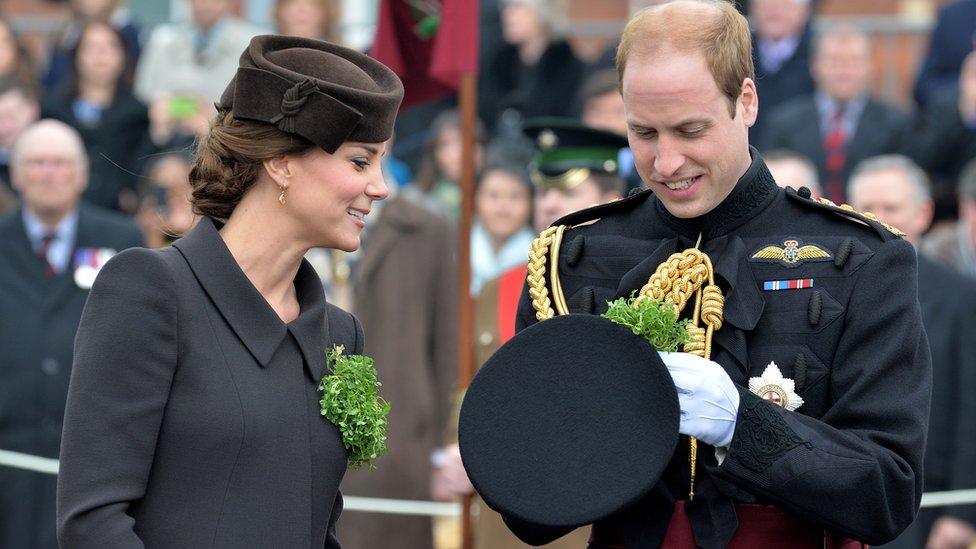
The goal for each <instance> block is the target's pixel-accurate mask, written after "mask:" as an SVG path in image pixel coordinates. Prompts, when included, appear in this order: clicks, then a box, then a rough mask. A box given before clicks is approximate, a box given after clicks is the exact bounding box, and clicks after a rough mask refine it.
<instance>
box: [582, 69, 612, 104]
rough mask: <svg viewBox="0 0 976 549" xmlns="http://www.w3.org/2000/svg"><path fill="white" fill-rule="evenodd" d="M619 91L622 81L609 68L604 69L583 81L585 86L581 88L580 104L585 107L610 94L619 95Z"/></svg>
mask: <svg viewBox="0 0 976 549" xmlns="http://www.w3.org/2000/svg"><path fill="white" fill-rule="evenodd" d="M619 90H620V80H619V78H617V72H616V71H614V70H613V69H609V68H608V69H602V70H599V71H596V72H594V73H593V74H591V75H590V76H588V77H586V80H583V85H582V86H580V103H581V104H582V105H584V106H585V105H586V103H587V102H588V101H589V100H591V99H594V98H597V97H600V96H603V95H606V94H608V93H617V92H618V91H619Z"/></svg>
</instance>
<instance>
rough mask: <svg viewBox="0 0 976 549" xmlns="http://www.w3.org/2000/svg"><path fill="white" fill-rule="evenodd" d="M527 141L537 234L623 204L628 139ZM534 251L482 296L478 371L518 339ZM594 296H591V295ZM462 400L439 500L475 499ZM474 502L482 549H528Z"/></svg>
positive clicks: (537, 130)
mask: <svg viewBox="0 0 976 549" xmlns="http://www.w3.org/2000/svg"><path fill="white" fill-rule="evenodd" d="M525 134H526V137H527V138H528V139H530V140H531V142H532V143H535V144H536V147H537V151H536V157H535V159H534V160H533V162H532V165H531V167H530V178H531V180H532V182H533V183H534V184H535V188H536V192H535V199H534V202H535V211H536V215H537V218H536V230H538V231H541V230H543V229H545V228H546V227H548V226H549V224H551V222H552V221H555V219H557V218H559V217H562V216H564V215H566V214H569V213H572V212H574V211H576V210H579V209H583V208H586V207H589V206H593V205H596V204H597V203H602V202H607V201H610V200H614V199H617V198H620V193H621V191H622V189H623V186H624V183H623V181H622V180H621V179H620V177H619V174H618V171H617V167H616V158H617V157H618V153H619V150H620V149H621V148H623V147H626V146H627V138H626V137H623V136H620V135H617V134H614V133H611V132H606V131H603V130H599V129H595V128H590V127H587V126H585V125H582V124H580V123H579V122H578V121H576V120H573V119H553V118H546V119H535V120H530V121H527V123H526V127H525ZM489 173H490V172H489ZM482 185H484V182H482ZM544 195H546V210H545V213H546V215H548V216H554V217H552V219H551V220H550V221H547V222H545V225H542V223H541V222H539V221H538V212H539V201H540V200H541V199H542V197H543V196H544ZM587 200H588V202H585V201H587ZM530 246H531V240H530V241H529V243H528V244H526V245H525V246H524V247H523V249H522V254H521V255H522V257H521V260H520V262H519V264H518V265H516V266H515V267H513V268H510V269H508V270H506V271H504V272H503V273H501V274H500V275H499V276H497V277H496V278H494V279H492V280H489V281H487V282H486V283H485V284H484V285H483V286H482V288H481V290H480V292H479V293H478V294H477V296H476V297H475V303H474V350H473V351H474V357H473V358H474V363H475V365H476V366H477V367H480V366H481V365H482V364H484V363H485V361H486V360H488V357H490V356H491V355H492V354H493V353H494V352H495V351H496V350H498V348H499V347H500V346H501V345H502V344H504V343H505V342H506V341H508V340H509V339H511V338H512V336H514V335H515V313H516V310H517V309H518V300H519V297H520V296H521V293H522V288H523V286H524V285H525V277H526V271H527V262H526V256H527V255H528V252H529V248H530ZM473 249H474V246H472V251H473ZM589 295H590V297H592V294H589ZM574 297H575V296H574ZM572 304H573V306H577V305H578V304H579V303H578V302H577V301H572ZM592 305H593V303H591V304H590V306H592ZM462 396H463V395H461V396H459V397H458V398H457V401H458V402H457V403H456V405H455V406H456V408H455V410H454V413H453V414H452V425H451V428H450V430H449V431H448V432H447V440H446V442H447V444H446V445H445V446H444V448H443V449H442V450H441V451H440V452H438V453H437V455H436V459H435V464H436V468H435V470H434V476H433V482H432V485H431V491H432V494H433V496H434V499H437V500H441V501H448V500H452V499H457V498H460V497H463V496H467V495H471V494H474V487H473V486H471V482H470V480H468V476H467V473H466V472H465V470H464V465H463V463H462V462H461V454H460V451H459V450H458V444H457V419H458V413H459V407H460V400H461V397H462ZM475 503H476V505H477V506H478V514H477V517H476V518H475V519H473V520H474V523H473V527H474V538H475V549H512V548H525V547H528V546H527V545H525V544H524V543H522V542H521V541H520V540H519V539H518V538H516V537H515V536H514V535H513V534H512V533H511V532H510V531H509V530H508V528H507V527H506V526H505V524H504V523H503V522H502V518H501V515H499V514H498V513H496V512H495V511H493V510H491V509H489V508H488V507H487V506H486V505H484V503H483V502H481V501H480V499H476V500H475ZM454 537H457V536H454ZM588 539H589V531H588V528H580V529H578V530H576V531H575V532H573V533H572V534H569V535H567V536H566V537H563V538H560V539H558V540H556V541H554V542H552V543H550V544H547V545H546V546H545V547H549V548H551V549H579V548H582V547H586V544H587V540H588ZM445 549H446V544H445Z"/></svg>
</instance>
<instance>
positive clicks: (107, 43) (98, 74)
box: [78, 25, 125, 85]
mask: <svg viewBox="0 0 976 549" xmlns="http://www.w3.org/2000/svg"><path fill="white" fill-rule="evenodd" d="M124 47H125V46H123V45H122V44H121V43H120V42H119V38H118V35H117V34H116V33H115V31H114V30H112V29H111V28H110V27H108V26H107V25H94V26H91V27H88V28H87V29H86V30H85V33H84V34H83V35H82V36H81V40H80V41H79V42H78V76H79V77H80V79H81V80H82V81H83V82H91V83H97V84H103V85H106V84H114V83H115V82H117V81H118V79H119V75H121V74H122V69H123V67H124V66H125V49H124Z"/></svg>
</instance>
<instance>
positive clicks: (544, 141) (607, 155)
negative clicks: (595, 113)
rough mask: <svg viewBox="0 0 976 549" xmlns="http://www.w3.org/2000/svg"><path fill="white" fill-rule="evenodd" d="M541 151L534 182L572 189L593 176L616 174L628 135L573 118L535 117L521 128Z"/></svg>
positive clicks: (537, 160)
mask: <svg viewBox="0 0 976 549" xmlns="http://www.w3.org/2000/svg"><path fill="white" fill-rule="evenodd" d="M522 132H523V133H524V134H525V136H526V137H528V138H529V139H531V140H532V142H533V143H535V146H536V148H537V149H538V152H537V153H536V156H535V159H534V160H533V162H532V166H531V170H532V182H533V183H535V184H536V185H537V186H539V187H554V188H558V189H571V188H573V187H576V186H577V185H579V184H580V183H582V182H583V181H585V180H586V178H588V177H589V176H590V174H592V173H604V174H610V175H617V174H618V172H619V170H620V166H619V162H618V160H617V157H618V154H619V153H620V149H623V148H625V147H627V138H626V137H625V136H622V135H619V134H616V133H613V132H609V131H604V130H598V129H596V128H591V127H589V126H586V125H585V124H582V123H580V122H579V121H578V120H575V119H572V118H534V119H530V120H527V121H526V122H525V124H524V125H523V127H522Z"/></svg>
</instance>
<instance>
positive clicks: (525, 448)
mask: <svg viewBox="0 0 976 549" xmlns="http://www.w3.org/2000/svg"><path fill="white" fill-rule="evenodd" d="M679 413H680V410H679V407H678V396H677V392H676V390H675V387H674V383H673V381H672V380H671V376H670V374H669V373H668V371H667V367H666V366H665V365H664V363H663V362H662V361H661V358H660V356H659V355H658V353H657V351H655V350H654V348H653V347H652V346H651V345H650V344H649V343H648V342H647V340H645V339H644V338H642V337H640V336H636V335H634V334H633V332H631V331H630V330H629V329H627V328H625V327H623V326H620V325H617V324H614V323H613V322H611V321H609V320H606V319H604V318H601V317H599V316H593V315H581V314H571V315H565V316H559V317H555V318H553V319H550V320H546V321H543V322H539V323H537V324H534V325H532V326H530V327H528V328H526V329H524V330H522V331H521V332H519V333H518V334H516V335H515V337H513V338H512V339H511V340H509V341H508V342H507V343H506V344H505V345H503V346H502V347H501V348H500V349H499V350H498V351H497V352H496V353H495V354H494V355H492V357H491V358H490V359H488V361H487V362H486V363H485V365H484V366H483V367H482V368H481V370H479V371H478V374H477V376H475V378H474V380H473V381H472V382H471V385H470V386H469V387H468V390H467V393H466V395H465V397H464V401H463V403H462V406H461V417H460V423H459V426H458V427H459V428H458V441H459V444H460V448H461V459H462V460H463V462H464V467H465V469H466V471H467V473H468V476H469V478H470V479H471V482H472V484H473V485H474V487H475V488H476V489H477V490H478V493H479V494H480V495H481V496H482V498H483V499H484V500H485V502H486V503H487V504H488V506H489V507H491V508H493V509H495V510H497V511H500V512H503V513H506V514H508V515H510V516H513V517H515V518H517V519H520V520H522V521H525V522H529V523H532V524H537V525H542V526H549V527H569V526H581V525H584V524H589V523H592V522H594V521H597V520H600V519H602V518H605V517H607V516H610V515H612V514H614V513H616V512H619V511H621V510H623V509H625V508H627V507H629V506H630V505H632V504H634V503H636V502H637V501H638V500H639V499H640V498H641V497H643V496H644V495H646V494H647V493H648V492H649V491H650V490H651V489H652V488H653V487H654V485H655V484H656V483H657V481H658V479H659V478H660V476H661V474H662V473H663V471H664V469H665V467H666V466H667V464H668V462H669V461H670V459H671V455H672V454H673V453H674V450H675V447H676V445H677V443H678V422H679Z"/></svg>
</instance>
